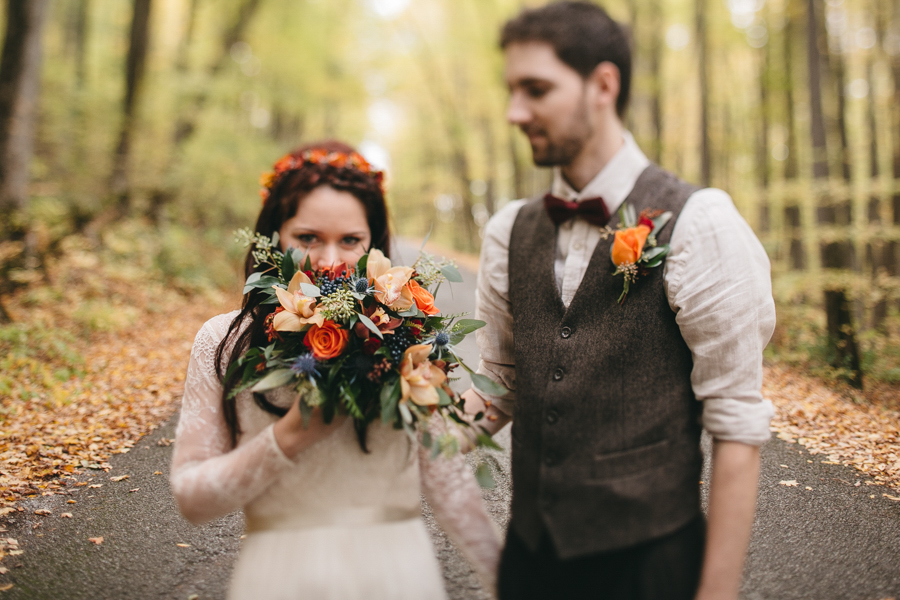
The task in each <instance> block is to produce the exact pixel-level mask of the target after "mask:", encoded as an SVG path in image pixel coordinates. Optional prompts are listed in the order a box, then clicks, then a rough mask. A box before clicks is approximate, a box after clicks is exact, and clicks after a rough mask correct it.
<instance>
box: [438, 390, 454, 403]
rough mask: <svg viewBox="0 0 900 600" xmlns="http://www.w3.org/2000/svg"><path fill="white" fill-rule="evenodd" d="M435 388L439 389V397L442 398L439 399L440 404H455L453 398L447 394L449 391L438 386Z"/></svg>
mask: <svg viewBox="0 0 900 600" xmlns="http://www.w3.org/2000/svg"><path fill="white" fill-rule="evenodd" d="M434 389H436V390H437V393H438V398H440V400H438V406H450V405H451V404H453V399H452V398H450V396H448V395H447V392H445V391H444V390H443V388H440V387H437V388H434Z"/></svg>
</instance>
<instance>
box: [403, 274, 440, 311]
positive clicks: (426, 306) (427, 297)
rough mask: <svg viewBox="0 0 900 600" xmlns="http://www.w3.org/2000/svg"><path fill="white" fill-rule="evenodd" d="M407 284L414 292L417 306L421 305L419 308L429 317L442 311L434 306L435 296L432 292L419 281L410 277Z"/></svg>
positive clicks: (413, 295)
mask: <svg viewBox="0 0 900 600" xmlns="http://www.w3.org/2000/svg"><path fill="white" fill-rule="evenodd" d="M406 285H407V287H409V291H410V292H412V297H413V300H415V301H416V306H418V307H419V310H421V311H422V312H423V313H425V314H426V315H428V316H429V317H430V316H431V315H436V314H438V313H439V312H441V311H440V310H439V309H437V308H435V306H434V296H432V295H431V292H429V291H428V290H426V289H425V288H423V287H422V286H421V285H419V282H418V281H415V280H413V279H410V280H409V283H407V284H406Z"/></svg>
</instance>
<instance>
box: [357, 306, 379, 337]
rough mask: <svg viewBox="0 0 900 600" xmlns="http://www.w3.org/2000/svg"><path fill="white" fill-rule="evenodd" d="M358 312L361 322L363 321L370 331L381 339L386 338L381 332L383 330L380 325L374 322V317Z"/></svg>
mask: <svg viewBox="0 0 900 600" xmlns="http://www.w3.org/2000/svg"><path fill="white" fill-rule="evenodd" d="M356 314H357V316H359V322H360V323H362V324H363V325H365V326H366V329H368V330H369V331H371V332H372V333H374V334H375V335H377V336H378V339H381V340H383V339H384V336H383V335H382V334H381V330H379V329H378V326H377V325H375V323H373V322H372V319H370V318H369V317H367V316H366V315H364V314H362V313H356Z"/></svg>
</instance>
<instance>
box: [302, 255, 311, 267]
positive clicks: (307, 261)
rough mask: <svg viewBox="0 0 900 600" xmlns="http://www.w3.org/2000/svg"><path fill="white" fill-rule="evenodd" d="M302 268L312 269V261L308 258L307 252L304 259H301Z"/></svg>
mask: <svg viewBox="0 0 900 600" xmlns="http://www.w3.org/2000/svg"><path fill="white" fill-rule="evenodd" d="M303 270H304V271H312V261H311V260H309V254H307V255H306V260H305V261H303Z"/></svg>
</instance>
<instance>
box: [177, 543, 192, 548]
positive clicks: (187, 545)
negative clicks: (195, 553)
mask: <svg viewBox="0 0 900 600" xmlns="http://www.w3.org/2000/svg"><path fill="white" fill-rule="evenodd" d="M175 545H176V546H178V547H179V548H190V547H191V545H190V544H175Z"/></svg>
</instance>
